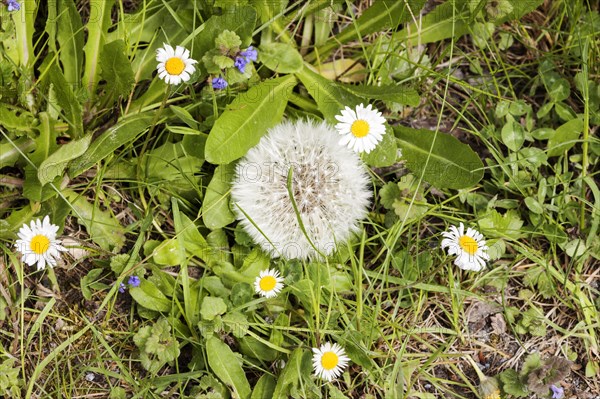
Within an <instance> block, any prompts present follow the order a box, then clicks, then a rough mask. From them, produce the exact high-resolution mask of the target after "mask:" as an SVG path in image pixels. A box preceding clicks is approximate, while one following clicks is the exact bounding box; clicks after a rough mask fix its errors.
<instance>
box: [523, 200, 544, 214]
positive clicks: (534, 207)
mask: <svg viewBox="0 0 600 399" xmlns="http://www.w3.org/2000/svg"><path fill="white" fill-rule="evenodd" d="M525 205H526V206H527V208H529V210H530V211H531V212H533V213H536V214H538V215H541V214H542V213H544V208H543V207H542V205H540V203H539V202H538V201H537V200H536V199H535V198H533V197H526V198H525Z"/></svg>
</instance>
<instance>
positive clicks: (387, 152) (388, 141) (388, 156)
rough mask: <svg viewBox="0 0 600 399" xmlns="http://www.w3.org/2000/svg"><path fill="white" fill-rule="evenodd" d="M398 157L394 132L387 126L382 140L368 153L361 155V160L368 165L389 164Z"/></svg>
mask: <svg viewBox="0 0 600 399" xmlns="http://www.w3.org/2000/svg"><path fill="white" fill-rule="evenodd" d="M397 157H398V145H397V143H396V137H394V132H393V130H392V128H390V127H389V126H388V127H387V128H386V133H385V134H384V135H383V140H381V142H380V143H379V144H377V147H375V149H373V150H372V151H371V152H370V153H368V154H365V155H364V156H363V160H364V161H365V162H366V163H367V165H370V166H376V167H383V166H390V165H393V164H394V163H395V162H396V159H397Z"/></svg>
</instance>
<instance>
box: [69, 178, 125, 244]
mask: <svg viewBox="0 0 600 399" xmlns="http://www.w3.org/2000/svg"><path fill="white" fill-rule="evenodd" d="M63 195H64V196H65V198H67V199H68V200H69V202H70V203H71V207H72V208H73V213H74V215H75V216H77V220H78V221H79V223H80V224H82V225H83V226H85V228H86V230H87V232H88V234H89V235H90V238H91V239H92V240H93V241H94V242H95V243H96V244H98V245H99V246H100V248H102V249H104V250H106V251H110V249H111V248H114V250H115V252H118V250H119V249H120V248H121V247H123V244H125V229H124V228H123V226H121V224H120V223H119V221H118V220H117V219H115V217H114V216H113V215H112V214H111V213H110V212H107V211H103V210H101V209H99V208H98V207H97V206H96V205H95V204H91V203H89V202H88V201H87V200H86V198H85V197H82V196H80V195H79V194H77V193H76V192H74V191H71V190H66V189H65V190H63Z"/></svg>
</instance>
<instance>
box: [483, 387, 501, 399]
mask: <svg viewBox="0 0 600 399" xmlns="http://www.w3.org/2000/svg"><path fill="white" fill-rule="evenodd" d="M485 399H500V390H499V389H496V390H495V391H494V392H492V393H490V394H489V395H487V396H486V397H485Z"/></svg>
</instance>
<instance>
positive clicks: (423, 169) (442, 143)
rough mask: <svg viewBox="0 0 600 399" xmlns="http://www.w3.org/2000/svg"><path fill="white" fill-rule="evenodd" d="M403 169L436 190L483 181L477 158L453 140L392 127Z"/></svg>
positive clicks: (402, 127)
mask: <svg viewBox="0 0 600 399" xmlns="http://www.w3.org/2000/svg"><path fill="white" fill-rule="evenodd" d="M394 131H395V133H396V137H397V138H398V144H399V146H400V149H401V150H402V158H403V159H405V160H406V167H407V168H408V169H410V170H411V171H412V172H413V173H414V174H415V175H416V176H417V177H420V176H421V174H422V175H423V179H425V181H427V182H428V183H430V184H432V185H433V186H435V187H438V188H453V189H460V188H468V187H472V186H474V185H475V184H477V183H478V182H479V181H480V180H481V179H482V178H483V163H482V162H481V159H479V156H478V155H477V154H476V153H475V152H474V151H473V150H472V149H471V147H469V146H468V145H466V144H463V143H461V142H460V141H458V139H456V138H455V137H453V136H451V135H449V134H444V133H437V134H436V133H435V132H433V131H431V130H427V129H418V130H415V129H411V128H408V127H404V126H395V127H394Z"/></svg>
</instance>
